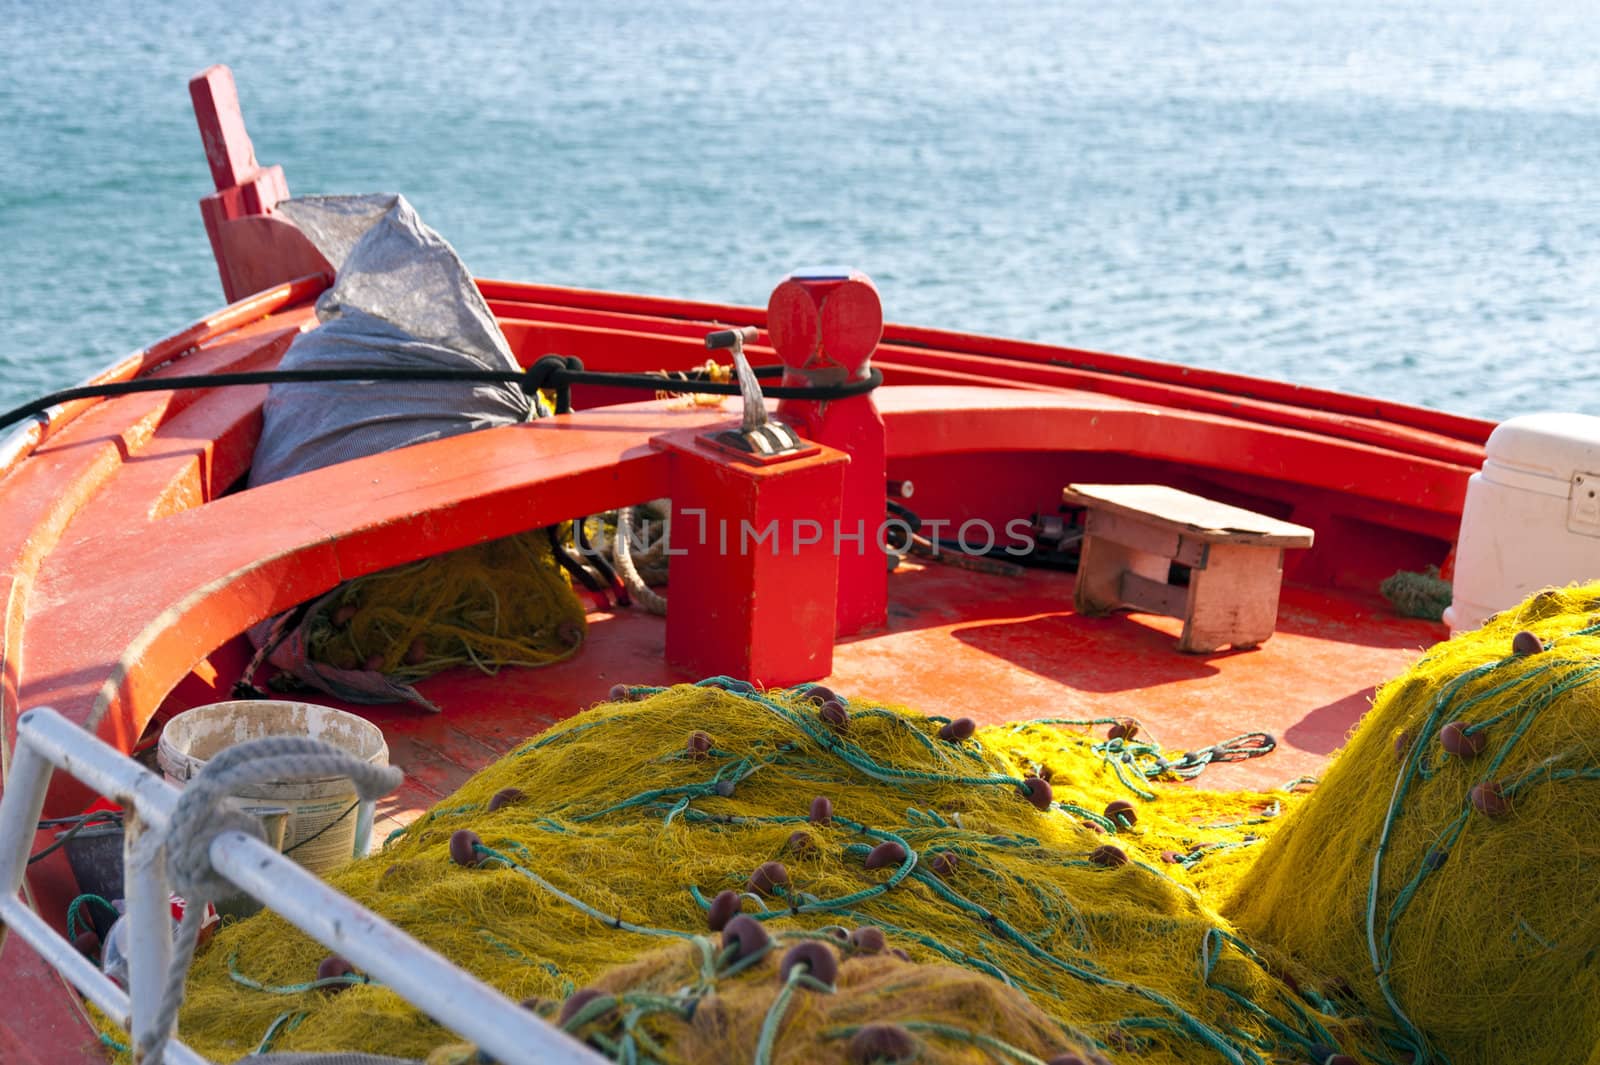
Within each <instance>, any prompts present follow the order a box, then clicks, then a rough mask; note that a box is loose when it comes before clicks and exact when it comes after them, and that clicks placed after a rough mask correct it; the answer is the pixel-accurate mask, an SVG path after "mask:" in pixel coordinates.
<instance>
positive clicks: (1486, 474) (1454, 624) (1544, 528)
mask: <svg viewBox="0 0 1600 1065" xmlns="http://www.w3.org/2000/svg"><path fill="white" fill-rule="evenodd" d="M1596 579H1600V418H1595V417H1591V416H1589V415H1587V414H1529V415H1524V416H1522V417H1519V418H1511V419H1509V420H1507V421H1505V422H1502V423H1501V424H1500V425H1499V427H1498V428H1496V429H1495V431H1494V432H1493V433H1492V434H1491V435H1490V437H1489V445H1488V455H1487V456H1486V457H1485V459H1484V462H1483V469H1482V470H1481V471H1480V472H1478V473H1475V474H1473V475H1472V477H1471V478H1470V479H1469V480H1468V481H1467V504H1466V507H1465V509H1464V510H1463V511H1462V513H1461V535H1460V537H1459V538H1458V539H1457V541H1456V566H1455V576H1454V579H1453V580H1452V586H1453V589H1454V601H1453V602H1452V603H1451V604H1450V608H1449V609H1448V610H1446V611H1445V612H1444V620H1445V622H1446V624H1448V625H1449V626H1450V631H1451V632H1452V633H1456V632H1461V631H1463V630H1466V629H1475V628H1477V627H1478V626H1479V625H1481V624H1482V623H1483V621H1484V619H1485V618H1487V617H1488V616H1489V615H1490V614H1493V613H1496V612H1497V611H1500V610H1504V609H1506V608H1507V607H1512V606H1515V605H1517V604H1518V603H1520V602H1521V601H1522V600H1524V599H1526V598H1527V597H1528V596H1529V595H1531V594H1533V593H1534V592H1536V591H1538V590H1539V589H1541V588H1547V587H1550V586H1551V585H1556V586H1564V585H1568V584H1572V583H1574V582H1579V581H1588V580H1596Z"/></svg>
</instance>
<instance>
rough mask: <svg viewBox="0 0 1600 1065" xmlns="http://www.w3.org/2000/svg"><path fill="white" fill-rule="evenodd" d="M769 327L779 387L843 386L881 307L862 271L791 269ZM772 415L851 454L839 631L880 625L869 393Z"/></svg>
mask: <svg viewBox="0 0 1600 1065" xmlns="http://www.w3.org/2000/svg"><path fill="white" fill-rule="evenodd" d="M767 332H768V334H769V335H770V336H771V338H772V345H773V347H775V348H776V349H777V351H778V355H779V357H780V358H782V359H783V363H784V374H783V383H784V384H786V385H821V384H843V383H844V382H846V381H850V380H854V379H857V378H863V377H866V376H867V374H868V372H869V371H870V369H871V361H872V353H873V351H874V350H875V349H876V348H877V346H878V341H879V340H880V339H882V337H883V304H882V303H881V302H880V301H879V299H878V290H877V288H875V287H874V286H873V284H872V279H871V278H869V277H867V275H866V274H863V273H862V272H860V271H859V270H849V269H819V270H804V271H796V272H795V273H793V274H791V275H790V276H789V277H787V278H785V279H784V280H783V281H782V282H780V283H779V284H778V287H777V288H776V289H774V290H773V292H772V297H771V299H770V300H768V302H767ZM778 415H779V417H781V418H783V419H784V420H785V421H787V422H788V423H789V424H791V425H793V426H794V427H795V429H796V430H798V431H799V433H800V435H801V436H803V437H805V438H806V439H807V440H813V441H816V442H817V443H819V444H822V445H824V446H827V447H831V448H836V449H837V450H839V451H843V452H844V453H845V454H847V455H849V456H850V467H849V469H848V470H846V471H845V481H844V498H843V500H842V506H841V508H840V514H839V525H838V527H837V529H830V530H829V533H830V539H831V540H832V544H833V546H835V547H836V548H837V550H838V553H839V597H838V635H839V636H849V635H852V634H854V633H858V632H864V631H867V630H870V629H878V628H882V627H883V626H884V624H885V622H886V621H887V617H888V600H889V571H888V564H887V559H886V557H885V555H884V551H883V547H882V544H881V541H880V536H881V530H882V527H883V522H884V496H885V488H884V484H885V477H886V462H887V458H886V445H885V442H884V430H883V418H882V417H881V416H880V415H879V414H878V408H877V405H876V404H874V403H873V401H872V396H871V394H868V395H864V396H853V397H851V398H849V399H836V400H827V401H817V400H788V399H786V400H784V401H782V402H781V403H779V405H778Z"/></svg>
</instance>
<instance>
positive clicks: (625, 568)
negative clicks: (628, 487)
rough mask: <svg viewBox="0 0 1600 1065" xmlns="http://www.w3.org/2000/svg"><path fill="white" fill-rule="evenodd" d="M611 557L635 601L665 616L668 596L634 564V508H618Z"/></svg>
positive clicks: (651, 611) (652, 611)
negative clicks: (641, 574)
mask: <svg viewBox="0 0 1600 1065" xmlns="http://www.w3.org/2000/svg"><path fill="white" fill-rule="evenodd" d="M611 557H612V559H613V560H614V561H615V562H616V564H617V575H618V576H619V577H621V578H622V583H623V584H624V585H626V586H627V589H628V594H629V595H631V596H633V601H634V602H635V603H638V604H639V605H640V606H642V607H644V608H645V609H646V610H648V611H649V612H650V613H652V614H656V615H659V616H661V617H665V616H666V613H667V598H666V596H664V595H661V594H660V593H658V592H657V591H656V590H655V589H654V588H652V587H650V586H649V585H648V584H646V583H645V582H644V578H643V577H641V576H639V571H638V569H637V568H635V567H634V564H633V508H632V507H621V508H619V509H618V510H617V535H616V539H615V540H613V541H612V544H611Z"/></svg>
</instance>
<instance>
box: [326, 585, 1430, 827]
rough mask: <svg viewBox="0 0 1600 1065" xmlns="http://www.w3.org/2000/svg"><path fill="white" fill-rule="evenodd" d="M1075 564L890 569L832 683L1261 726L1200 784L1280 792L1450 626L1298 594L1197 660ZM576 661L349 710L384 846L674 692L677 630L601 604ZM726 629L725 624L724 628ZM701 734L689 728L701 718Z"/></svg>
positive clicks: (1075, 712)
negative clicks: (535, 752)
mask: <svg viewBox="0 0 1600 1065" xmlns="http://www.w3.org/2000/svg"><path fill="white" fill-rule="evenodd" d="M1074 579H1075V578H1074V577H1073V576H1072V575H1070V574H1064V573H1055V572H1050V571H1042V570H1035V571H1030V572H1029V574H1028V577H1027V579H1026V581H1019V580H1017V579H1014V578H1009V577H1001V576H991V575H988V574H979V573H972V572H968V571H965V570H960V569H955V568H952V567H948V566H944V565H942V564H938V563H918V562H915V561H913V562H909V563H906V564H904V565H902V567H901V569H900V570H899V571H897V572H896V573H895V574H894V575H893V576H892V577H891V578H890V586H889V587H890V607H889V611H890V621H889V627H888V629H887V631H886V632H882V633H878V634H874V635H871V636H867V637H863V638H861V639H858V640H854V641H851V642H847V643H842V644H840V645H839V646H838V647H837V648H836V649H835V652H834V671H833V674H832V675H831V676H830V677H829V678H828V680H827V682H826V683H828V684H829V685H830V686H831V687H834V688H835V689H836V690H838V691H840V692H842V693H844V694H845V695H847V696H849V697H857V698H868V699H875V700H881V701H884V702H890V703H897V704H900V705H904V706H906V707H908V708H910V709H913V710H917V711H920V712H923V713H929V714H943V715H946V716H952V717H953V716H968V717H971V718H973V719H975V720H976V721H978V722H979V723H980V724H996V723H999V722H1003V721H1016V720H1022V719H1026V718H1035V717H1067V718H1079V719H1085V718H1101V717H1133V718H1137V719H1138V720H1139V721H1140V722H1141V723H1143V725H1144V726H1145V728H1146V731H1147V732H1151V733H1153V734H1154V735H1155V736H1156V737H1157V738H1158V739H1159V740H1160V741H1161V742H1162V743H1163V744H1165V745H1166V746H1168V747H1170V748H1173V749H1175V750H1177V751H1180V752H1181V751H1183V750H1187V749H1193V748H1197V747H1201V746H1206V745H1209V744H1212V743H1215V742H1217V741H1219V740H1223V739H1228V738H1231V737H1233V736H1237V735H1239V734H1241V733H1244V732H1249V731H1258V730H1259V731H1265V732H1270V733H1271V734H1272V735H1273V736H1274V737H1276V739H1277V740H1278V748H1277V750H1276V751H1274V752H1273V753H1272V754H1270V755H1268V756H1265V757H1262V758H1257V759H1253V760H1251V761H1246V762H1236V763H1231V764H1218V765H1213V766H1211V767H1209V768H1208V769H1207V770H1206V771H1205V773H1204V774H1203V775H1202V777H1201V780H1200V782H1199V783H1201V784H1202V786H1206V787H1214V788H1220V789H1236V788H1251V789H1264V788H1271V787H1278V786H1281V785H1283V784H1284V783H1286V782H1288V781H1289V780H1292V779H1294V778H1296V777H1299V776H1306V775H1316V774H1319V773H1320V772H1321V771H1322V769H1323V768H1324V766H1325V765H1326V763H1327V759H1328V756H1329V755H1331V754H1332V753H1333V752H1334V751H1335V750H1336V749H1337V748H1338V747H1339V746H1340V745H1341V744H1342V743H1343V742H1344V738H1345V735H1346V734H1347V733H1348V732H1349V730H1350V729H1351V728H1352V727H1353V726H1354V725H1355V723H1356V721H1357V720H1358V719H1359V718H1360V716H1361V715H1362V714H1363V713H1364V712H1365V711H1366V708H1367V706H1368V704H1369V702H1370V699H1371V696H1372V691H1373V688H1374V686H1375V685H1377V684H1379V683H1381V682H1382V681H1384V680H1385V679H1387V678H1389V677H1391V676H1394V675H1395V674H1397V673H1399V672H1400V671H1401V670H1402V669H1404V668H1405V666H1406V665H1407V664H1409V663H1410V662H1411V661H1412V660H1413V659H1414V658H1415V657H1416V655H1417V654H1419V653H1420V651H1421V649H1422V648H1425V647H1427V646H1429V645H1430V644H1432V643H1434V642H1436V641H1437V640H1438V639H1441V638H1442V637H1443V636H1444V635H1445V631H1444V629H1443V627H1442V626H1441V625H1438V624H1437V623H1433V622H1426V621H1416V620H1410V619H1404V618H1398V617H1395V616H1394V615H1393V614H1392V613H1391V612H1389V610H1388V609H1387V607H1386V606H1385V605H1384V604H1382V603H1381V602H1378V601H1376V600H1373V601H1363V600H1361V599H1358V598H1357V597H1355V596H1352V595H1348V594H1341V593H1328V592H1323V591H1318V590H1312V589H1308V588H1303V587H1296V586H1293V585H1288V586H1285V588H1284V590H1283V600H1282V605H1281V609H1280V612H1279V618H1278V631H1277V634H1276V635H1275V636H1274V637H1273V638H1272V639H1271V640H1269V641H1267V642H1266V643H1265V644H1263V645H1262V646H1261V647H1259V648H1257V649H1256V650H1252V651H1239V652H1222V653H1218V654H1213V655H1187V654H1181V653H1179V652H1178V651H1177V650H1175V648H1174V645H1175V643H1176V641H1177V636H1178V632H1179V629H1180V627H1181V624H1182V623H1181V622H1180V621H1177V620H1175V619H1172V618H1166V617H1157V616H1154V615H1145V614H1121V615H1116V616H1113V617H1104V618H1088V617H1081V616H1078V615H1077V614H1075V613H1073V610H1072V587H1073V581H1074ZM590 622H591V627H590V636H589V643H588V644H587V645H586V646H585V647H584V649H583V651H582V652H581V653H580V654H578V655H577V656H575V657H574V658H572V659H571V660H569V661H567V662H564V663H560V664H558V665H555V666H550V667H546V668H544V669H538V670H528V669H507V670H503V671H502V672H501V673H500V674H499V675H498V676H494V677H489V676H484V675H482V674H479V673H477V672H475V671H472V670H467V669H458V670H454V671H451V672H450V673H446V674H442V675H440V676H438V677H434V678H432V679H430V680H428V681H424V682H423V683H422V684H421V685H419V687H420V689H421V690H422V691H423V693H424V694H426V695H427V696H428V697H429V698H431V699H433V700H434V701H435V702H437V703H438V704H439V705H440V706H441V707H442V708H443V713H441V714H437V715H432V714H424V713H420V712H418V711H416V710H415V709H413V708H409V707H394V708H387V707H385V708H375V707H356V706H350V705H348V704H340V703H338V702H337V701H336V700H329V699H327V698H326V697H323V696H318V695H315V694H313V695H310V696H307V698H310V699H312V700H313V701H316V702H322V703H329V704H330V705H342V706H344V707H345V708H346V709H350V710H352V711H354V712H357V713H360V714H362V715H363V716H365V717H367V718H369V719H371V720H373V721H375V722H376V723H378V724H379V725H380V726H381V727H382V728H383V730H384V733H385V735H386V737H387V738H388V742H389V749H390V760H391V761H392V762H393V763H394V764H395V765H398V766H400V767H401V768H403V769H404V770H405V773H406V783H405V785H404V786H403V788H402V789H401V790H400V791H399V792H398V793H397V794H396V795H395V796H393V797H391V798H390V799H388V800H386V801H385V803H384V804H383V806H382V807H381V808H380V811H379V812H380V817H379V819H378V822H377V824H376V825H375V829H374V834H375V836H376V840H375V842H381V841H382V839H383V837H384V836H386V835H387V834H388V833H389V832H391V831H393V830H394V829H395V828H397V827H399V826H400V825H402V824H405V823H408V822H409V821H410V820H411V819H412V818H414V817H416V816H417V815H418V814H419V813H420V812H422V811H423V810H425V809H426V808H427V807H429V806H430V805H432V804H434V803H436V802H438V801H439V800H440V799H442V798H444V797H445V796H447V795H448V794H450V793H451V792H452V791H453V790H454V789H455V788H457V787H458V786H459V785H460V784H461V783H462V782H463V781H465V780H466V779H467V777H469V776H470V775H471V774H472V773H474V772H476V771H477V770H478V769H480V768H482V767H483V766H484V765H486V764H487V763H489V762H490V761H493V760H494V759H495V758H498V757H499V756H500V755H502V754H504V753H506V752H507V751H509V750H511V749H512V748H514V747H516V746H518V745H519V744H520V743H521V742H522V740H523V739H524V738H526V737H527V736H529V735H530V734H532V733H534V732H537V731H539V730H541V729H543V728H545V727H546V726H547V725H549V724H551V723H553V722H555V721H557V720H559V719H561V718H563V717H566V716H568V715H570V714H572V713H574V712H577V711H579V710H582V709H583V708H585V707H588V706H591V705H593V704H594V703H596V702H599V701H601V700H603V699H605V698H606V693H607V691H608V690H609V689H610V687H611V685H613V684H617V683H624V684H660V685H665V684H670V683H674V682H677V681H682V680H685V679H689V678H685V677H683V676H680V675H674V674H673V673H672V672H671V671H670V670H669V669H668V667H667V665H666V663H665V660H664V658H663V644H664V641H665V632H666V629H665V625H664V623H663V622H662V620H661V619H659V618H655V617H651V616H649V615H646V614H644V613H642V612H639V611H634V610H626V609H624V610H621V611H616V612H596V613H593V614H592V615H591V617H590ZM707 638H708V639H714V638H715V635H714V634H708V635H707ZM685 727H686V728H688V727H689V726H687V725H686V726H685Z"/></svg>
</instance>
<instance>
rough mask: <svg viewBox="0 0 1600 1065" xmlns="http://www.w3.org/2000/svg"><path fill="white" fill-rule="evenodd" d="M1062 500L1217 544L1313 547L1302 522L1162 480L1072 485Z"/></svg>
mask: <svg viewBox="0 0 1600 1065" xmlns="http://www.w3.org/2000/svg"><path fill="white" fill-rule="evenodd" d="M1062 499H1063V501H1065V502H1067V503H1069V504H1073V505H1076V506H1086V507H1090V508H1091V509H1092V510H1094V511H1095V512H1098V513H1106V514H1113V515H1122V516H1126V517H1129V518H1132V519H1134V520H1136V521H1142V522H1144V523H1146V524H1148V525H1150V526H1152V527H1154V528H1158V529H1166V530H1169V531H1171V532H1175V533H1184V534H1188V535H1190V536H1193V537H1195V538H1197V539H1200V540H1203V541H1205V542H1207V543H1214V544H1228V543H1231V544H1259V545H1262V546H1272V547H1310V546H1311V542H1312V538H1313V536H1314V533H1313V532H1312V530H1310V529H1308V528H1306V527H1305V526H1304V525H1295V524H1293V523H1292V522H1287V521H1279V520H1278V519H1276V518H1269V517H1267V516H1266V515H1264V514H1257V513H1255V512H1254V511H1249V510H1245V509H1243V508H1242V507H1230V506H1228V505H1227V504H1226V503H1218V502H1215V501H1214V500H1210V499H1206V498H1204V497H1203V496H1197V495H1193V494H1191V493H1189V492H1180V491H1179V490H1178V489H1176V488H1168V487H1167V486H1166V485H1159V484H1069V485H1067V487H1066V488H1065V489H1064V490H1063V491H1062Z"/></svg>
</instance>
